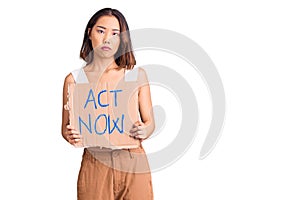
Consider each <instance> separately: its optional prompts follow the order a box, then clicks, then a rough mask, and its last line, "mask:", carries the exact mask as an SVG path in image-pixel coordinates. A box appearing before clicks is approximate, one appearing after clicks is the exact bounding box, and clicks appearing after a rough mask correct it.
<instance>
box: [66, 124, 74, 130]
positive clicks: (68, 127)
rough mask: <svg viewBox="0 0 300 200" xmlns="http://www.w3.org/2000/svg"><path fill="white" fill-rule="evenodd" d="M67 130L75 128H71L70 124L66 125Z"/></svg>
mask: <svg viewBox="0 0 300 200" xmlns="http://www.w3.org/2000/svg"><path fill="white" fill-rule="evenodd" d="M67 129H70V130H74V129H75V128H74V127H73V126H71V125H70V124H68V125H67Z"/></svg>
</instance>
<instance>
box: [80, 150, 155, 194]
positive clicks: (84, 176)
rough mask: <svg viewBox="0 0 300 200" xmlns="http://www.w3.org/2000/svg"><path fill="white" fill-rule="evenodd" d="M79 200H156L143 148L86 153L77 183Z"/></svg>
mask: <svg viewBox="0 0 300 200" xmlns="http://www.w3.org/2000/svg"><path fill="white" fill-rule="evenodd" d="M77 197H78V200H153V188H152V180H151V172H150V168H149V164H148V160H147V156H146V154H145V151H144V149H143V147H142V146H140V147H139V148H136V149H122V150H111V149H105V148H104V149H101V150H98V151H92V150H89V148H85V149H84V153H83V156H82V162H81V168H80V171H79V176H78V182H77Z"/></svg>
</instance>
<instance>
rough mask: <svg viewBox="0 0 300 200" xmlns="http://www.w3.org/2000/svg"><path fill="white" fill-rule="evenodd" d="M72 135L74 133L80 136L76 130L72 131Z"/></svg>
mask: <svg viewBox="0 0 300 200" xmlns="http://www.w3.org/2000/svg"><path fill="white" fill-rule="evenodd" d="M71 133H72V134H80V133H79V132H78V131H76V130H74V129H72V130H71Z"/></svg>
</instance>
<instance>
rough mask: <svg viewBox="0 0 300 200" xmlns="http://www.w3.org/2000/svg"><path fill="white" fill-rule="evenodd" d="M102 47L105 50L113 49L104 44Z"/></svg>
mask: <svg viewBox="0 0 300 200" xmlns="http://www.w3.org/2000/svg"><path fill="white" fill-rule="evenodd" d="M101 49H102V50H103V51H109V50H111V48H110V47H108V46H103V47H101Z"/></svg>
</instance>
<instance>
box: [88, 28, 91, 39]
mask: <svg viewBox="0 0 300 200" xmlns="http://www.w3.org/2000/svg"><path fill="white" fill-rule="evenodd" d="M88 36H89V39H91V28H88Z"/></svg>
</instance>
